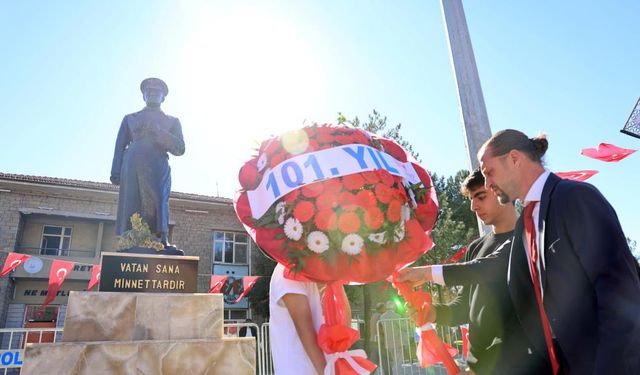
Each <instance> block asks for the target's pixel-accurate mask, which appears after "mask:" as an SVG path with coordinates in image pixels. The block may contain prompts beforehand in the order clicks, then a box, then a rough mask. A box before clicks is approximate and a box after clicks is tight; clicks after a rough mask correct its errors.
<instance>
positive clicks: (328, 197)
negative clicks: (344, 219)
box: [316, 191, 338, 210]
mask: <svg viewBox="0 0 640 375" xmlns="http://www.w3.org/2000/svg"><path fill="white" fill-rule="evenodd" d="M337 206H338V196H337V195H336V194H335V193H332V192H327V191H325V192H324V193H322V194H320V195H319V196H318V198H316V207H318V210H323V209H326V208H336V207H337Z"/></svg>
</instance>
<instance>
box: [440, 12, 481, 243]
mask: <svg viewBox="0 0 640 375" xmlns="http://www.w3.org/2000/svg"><path fill="white" fill-rule="evenodd" d="M441 4H442V14H443V16H444V24H445V28H446V31H447V36H448V40H449V53H450V57H451V64H452V66H453V73H454V74H453V76H454V78H455V81H456V85H457V87H458V99H459V103H460V112H461V115H462V129H463V131H464V139H465V146H466V148H467V155H468V158H469V168H470V170H472V171H473V170H474V169H475V168H477V167H478V159H477V157H476V155H477V154H478V151H479V150H480V147H482V144H483V143H484V142H485V141H486V140H487V139H489V138H490V137H491V127H490V126H489V117H488V116H487V108H486V107H485V104H484V96H483V95H482V87H481V85H480V77H479V75H478V67H477V66H476V59H475V57H474V55H473V47H472V46H471V38H470V37H469V29H468V27H467V20H466V18H465V15H464V8H463V7H462V0H441ZM478 228H479V230H480V233H481V234H482V233H488V232H489V231H490V228H489V227H487V226H484V225H482V223H481V222H480V221H478Z"/></svg>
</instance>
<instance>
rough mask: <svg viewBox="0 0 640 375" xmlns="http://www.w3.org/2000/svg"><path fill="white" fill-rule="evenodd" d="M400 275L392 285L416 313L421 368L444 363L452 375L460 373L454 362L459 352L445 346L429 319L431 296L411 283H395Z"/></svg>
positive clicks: (395, 275) (394, 278) (418, 353)
mask: <svg viewBox="0 0 640 375" xmlns="http://www.w3.org/2000/svg"><path fill="white" fill-rule="evenodd" d="M397 277H398V273H397V272H396V273H394V274H393V276H392V282H391V283H392V285H393V287H394V288H396V289H397V290H398V294H399V295H400V296H401V297H402V298H404V299H405V301H406V302H407V304H408V305H409V306H410V307H411V308H412V309H413V310H414V311H415V314H414V317H413V318H414V320H415V321H416V325H417V326H418V327H420V331H421V332H420V342H419V343H418V348H417V353H416V354H417V356H418V359H419V361H420V366H422V367H427V366H431V365H434V364H436V363H438V362H442V363H443V364H444V367H445V368H446V369H447V372H448V373H449V374H450V375H455V374H457V373H458V372H460V368H459V367H458V365H457V364H456V362H455V361H454V360H453V355H455V353H456V352H457V350H455V349H453V348H452V347H451V346H448V345H445V344H444V343H443V342H442V341H441V340H440V338H439V337H438V335H437V334H436V331H435V329H434V327H433V324H431V323H430V322H429V321H428V319H427V317H428V314H429V310H430V309H431V294H429V293H427V292H423V291H421V290H413V288H412V287H411V284H410V283H400V282H397V281H395V280H396V278H397Z"/></svg>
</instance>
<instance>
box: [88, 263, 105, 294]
mask: <svg viewBox="0 0 640 375" xmlns="http://www.w3.org/2000/svg"><path fill="white" fill-rule="evenodd" d="M101 268H102V267H101V266H100V265H99V264H94V265H93V268H92V269H91V279H90V280H89V286H88V287H87V290H91V288H93V287H94V286H95V285H96V284H97V283H98V282H100V269H101Z"/></svg>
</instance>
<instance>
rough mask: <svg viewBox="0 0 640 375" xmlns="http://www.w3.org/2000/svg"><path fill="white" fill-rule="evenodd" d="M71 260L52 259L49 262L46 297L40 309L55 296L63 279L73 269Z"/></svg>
mask: <svg viewBox="0 0 640 375" xmlns="http://www.w3.org/2000/svg"><path fill="white" fill-rule="evenodd" d="M73 264H74V263H73V262H67V261H66V260H54V261H53V263H52V264H51V271H50V272H49V288H48V289H47V298H45V299H44V302H43V303H42V305H41V306H40V310H43V309H44V307H45V306H47V305H48V304H49V303H51V301H53V300H54V299H55V298H56V293H58V290H60V287H61V286H62V283H63V282H64V279H66V278H67V276H68V275H69V273H71V270H72V269H73Z"/></svg>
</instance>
